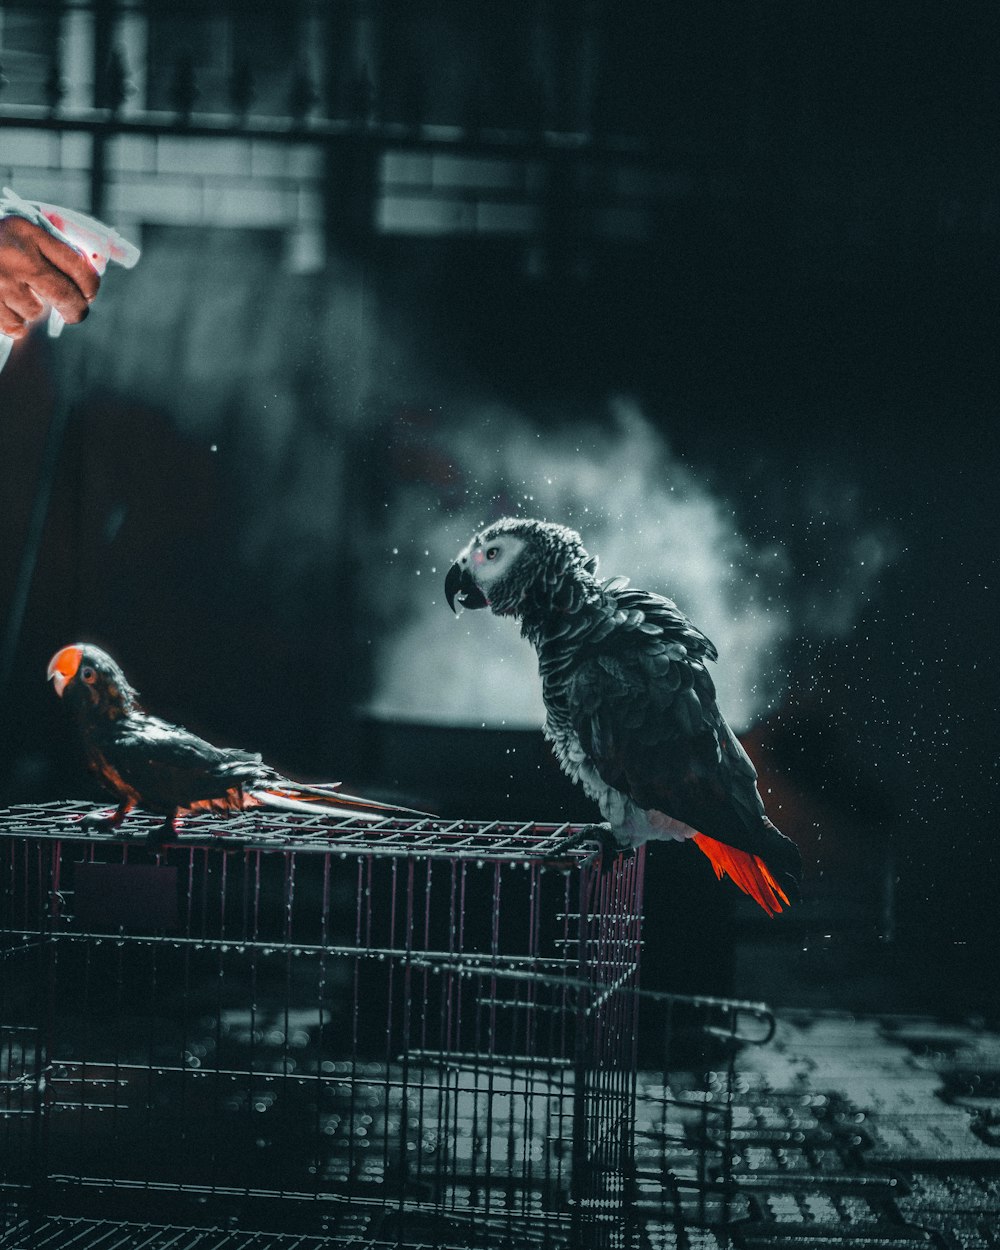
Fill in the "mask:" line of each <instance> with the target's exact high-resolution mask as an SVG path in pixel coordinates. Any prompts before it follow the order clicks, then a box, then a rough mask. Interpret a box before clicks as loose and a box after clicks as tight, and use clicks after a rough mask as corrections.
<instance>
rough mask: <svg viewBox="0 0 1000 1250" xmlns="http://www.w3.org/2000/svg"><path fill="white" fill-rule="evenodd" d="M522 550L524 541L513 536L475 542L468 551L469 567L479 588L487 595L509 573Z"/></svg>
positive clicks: (507, 535) (506, 535)
mask: <svg viewBox="0 0 1000 1250" xmlns="http://www.w3.org/2000/svg"><path fill="white" fill-rule="evenodd" d="M523 550H524V539H523V538H518V537H516V536H515V535H514V534H501V535H500V536H499V537H498V538H494V539H489V540H486V541H485V542H476V543H474V544H473V546H472V547H471V548H470V549H469V567H470V568H471V569H472V576H473V577H474V578H475V579H476V583H477V584H478V585H479V587H480V588H481V589H482V590H483V591H484V592H485V593H486V594H487V596H488V595H489V588H490V586H492V585H493V584H494V583H495V582H497V581H499V579H500V578H501V577H503V576H504V575H505V574H506V573H509V572H510V570H511V569H512V568H513V566H514V565H515V564H516V563H517V561H518V559H519V558H520V556H521V552H522V551H523Z"/></svg>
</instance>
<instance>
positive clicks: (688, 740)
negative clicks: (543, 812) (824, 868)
mask: <svg viewBox="0 0 1000 1250" xmlns="http://www.w3.org/2000/svg"><path fill="white" fill-rule="evenodd" d="M445 596H446V598H447V601H448V605H449V607H451V609H452V610H453V611H456V610H457V609H456V608H455V600H456V598H457V599H458V602H459V603H460V604H461V606H462V607H464V608H469V609H478V608H486V607H489V608H490V609H491V610H492V611H493V612H494V613H495V614H497V615H498V616H513V617H516V618H518V619H520V622H521V634H522V636H523V637H525V638H527V639H528V640H529V641H530V642H531V643H532V644H533V645H534V647H535V650H536V651H537V653H538V667H539V672H540V675H541V679H542V696H543V700H544V703H545V712H546V718H545V727H544V733H545V736H546V737H547V738H548V739H549V741H550V742H551V743H552V745H553V749H554V751H555V755H556V758H557V759H558V761H559V763H560V765H561V767H562V769H563V771H564V772H565V773H566V774H567V775H568V776H569V777H570V778H572V779H573V781H576V782H579V783H580V785H582V786H583V788H584V790H585V791H586V793H587V794H588V795H589V796H590V798H592V799H594V800H595V801H596V802H597V803H598V805H599V807H600V809H601V814H602V815H603V817H604V819H605V822H606V823H605V824H604V825H594V826H590V827H588V828H587V829H586V830H584V833H583V834H582V835H579V836H593V837H596V838H597V840H598V842H599V844H600V846H601V851H602V864H603V863H604V862H605V861H606V860H608V858H609V857H610V856H613V855H616V854H618V853H619V852H621V851H626V852H627V853H631V852H632V850H633V849H634V848H635V847H636V846H641V845H642V844H643V843H645V842H646V841H647V840H649V839H663V840H668V839H669V840H677V841H683V840H687V839H690V840H691V841H693V843H694V845H695V846H697V847H698V848H699V850H701V851H703V852H704V854H705V855H707V856H708V858H709V860H711V863H712V866H713V868H714V869H715V874H716V876H717V877H720V878H721V877H722V876H723V875H728V876H729V877H731V878H732V879H733V881H734V882H735V883H736V885H737V886H739V888H740V889H741V890H743V891H744V893H746V894H748V895H749V896H750V897H751V898H753V899H755V900H756V902H758V903H759V904H760V906H761V907H763V909H764V910H765V911H766V912H767V913H768V915H774V914H775V913H776V912H779V911H781V910H782V905H783V904H785V905H787V904H788V902H789V894H790V893H792V891H793V890H794V889H795V886H796V885H797V882H798V878H799V875H800V871H801V864H800V857H799V852H798V849H797V847H796V846H795V844H794V843H793V842H792V841H791V839H789V838H787V837H785V836H784V834H782V833H779V831H778V830H777V829H776V828H775V826H774V825H773V824H772V823H771V821H770V820H768V818H767V816H766V815H765V813H764V804H763V802H762V800H761V797H760V794H759V793H758V790H757V784H756V783H757V773H756V771H755V770H754V766H753V764H752V763H751V762H750V759H749V757H748V756H747V754H746V752H745V751H744V750H743V747H742V746H741V745H740V743H739V741H738V740H737V738H736V735H735V734H734V733H733V731H732V730H731V729H730V727H729V725H728V724H727V723H726V721H725V719H724V718H723V716H722V713H721V712H720V711H719V708H718V706H717V704H716V699H715V686H714V684H713V682H712V678H711V676H710V674H709V672H708V670H707V668H706V667H705V662H706V660H715V659H717V658H718V653H717V652H716V649H715V646H714V645H713V644H712V643H711V642H710V641H709V639H708V638H706V637H705V635H704V634H703V633H701V631H700V630H698V629H696V628H695V626H694V625H692V624H691V622H690V621H689V620H688V619H687V617H686V616H684V614H683V613H682V612H681V611H680V609H679V608H678V607H677V605H676V604H675V603H673V602H672V601H671V600H670V599H666V598H664V597H663V596H661V595H657V594H652V593H650V592H649V591H645V590H638V589H630V588H629V582H628V579H627V578H623V577H613V578H609V579H608V580H606V581H599V580H598V578H597V558H596V557H594V556H591V555H589V554H588V552H587V551H586V550H585V549H584V546H583V542H582V539H581V537H580V535H579V534H577V533H576V532H575V531H574V530H571V529H568V528H567V527H566V526H563V525H556V524H553V523H551V522H547V521H535V520H519V519H516V518H510V517H508V518H506V519H504V520H501V521H496V522H494V523H493V524H492V525H490V526H488V527H487V528H486V529H484V530H483V531H482V532H481V533H478V534H476V535H474V536H473V538H472V541H471V542H470V543H469V544H468V546H467V547H466V548H465V549H464V550H463V551H461V552H460V553H459V555H458V557H457V559H456V561H455V563H454V564H453V565H452V566H451V568H450V569H449V570H448V575H447V577H446V579H445Z"/></svg>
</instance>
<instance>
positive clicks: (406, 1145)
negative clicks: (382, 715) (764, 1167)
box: [0, 804, 771, 1250]
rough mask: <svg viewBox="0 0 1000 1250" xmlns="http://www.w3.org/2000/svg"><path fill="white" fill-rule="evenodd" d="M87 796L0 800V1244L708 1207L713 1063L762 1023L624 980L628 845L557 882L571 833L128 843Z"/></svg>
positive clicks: (214, 834) (544, 1233) (712, 1193)
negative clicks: (87, 807) (650, 1029)
mask: <svg viewBox="0 0 1000 1250" xmlns="http://www.w3.org/2000/svg"><path fill="white" fill-rule="evenodd" d="M82 810H83V809H82V808H80V807H78V806H76V805H71V804H52V805H47V806H43V807H38V808H19V809H12V810H10V811H8V812H5V813H0V847H2V861H0V874H2V876H0V881H2V892H3V898H4V919H3V927H2V931H0V941H2V947H0V952H2V961H0V966H2V972H3V980H2V996H0V1028H2V1032H0V1116H2V1121H0V1134H2V1141H0V1144H2V1147H3V1163H2V1165H0V1181H2V1185H3V1195H4V1198H5V1200H6V1204H7V1205H6V1214H5V1216H4V1221H5V1226H4V1232H3V1234H2V1235H0V1245H2V1246H3V1247H5V1248H6V1247H15V1246H16V1247H22V1246H23V1247H31V1248H32V1250H34V1247H46V1248H48V1250H56V1248H57V1247H61V1246H73V1247H76V1248H77V1250H82V1248H83V1247H86V1246H91V1245H93V1246H99V1247H116V1246H127V1245H128V1246H131V1245H135V1246H147V1247H150V1248H152V1247H159V1246H164V1247H166V1246H170V1247H175V1248H179V1247H190V1248H191V1250H195V1248H196V1247H198V1248H200V1247H206V1248H207V1247H213V1248H214V1250H223V1248H226V1250H229V1248H230V1247H232V1248H233V1250H235V1248H236V1247H242V1246H247V1247H249V1246H256V1247H264V1246H271V1245H273V1246H297V1247H303V1248H304V1247H307V1246H313V1245H316V1246H321V1245H329V1246H341V1245H343V1246H378V1245H393V1246H404V1245H405V1246H427V1247H431V1246H434V1247H456V1248H463V1247H478V1246H533V1245H537V1246H552V1247H557V1246H566V1247H608V1248H611V1247H617V1246H626V1245H633V1244H634V1245H636V1246H639V1245H650V1244H653V1243H651V1242H649V1240H648V1236H647V1235H648V1230H649V1228H650V1227H652V1224H653V1223H658V1224H659V1225H663V1222H664V1220H665V1219H667V1220H668V1221H671V1222H673V1224H675V1225H676V1224H677V1221H678V1220H681V1221H686V1223H687V1225H690V1226H692V1227H693V1226H694V1225H696V1224H701V1225H702V1226H705V1227H709V1226H716V1227H718V1228H720V1229H725V1228H726V1227H728V1225H729V1223H730V1220H731V1216H732V1213H733V1200H732V1193H731V1180H732V1176H731V1173H732V1167H731V1158H732V1152H731V1146H730V1140H731V1135H732V1111H731V1106H732V1098H731V1095H732V1084H733V1067H732V1063H733V1056H734V1055H735V1052H736V1049H737V1047H738V1045H739V1044H740V1043H741V1042H743V1041H747V1040H765V1038H766V1036H767V1033H768V1030H769V1028H770V1027H771V1024H770V1018H769V1017H768V1016H767V1013H766V1012H765V1011H764V1009H762V1008H758V1007H753V1006H750V1005H742V1004H737V1003H732V1002H728V1001H726V1000H715V999H682V998H677V997H674V996H671V995H658V994H646V995H644V994H642V993H641V992H640V991H639V988H638V972H639V952H640V944H641V943H640V916H641V907H642V875H643V872H642V870H643V857H642V854H641V853H640V854H639V855H637V856H635V857H634V858H632V859H629V860H625V859H619V860H617V861H616V862H615V864H614V865H613V866H612V867H611V869H610V871H608V872H605V873H603V874H602V873H601V872H600V871H599V870H598V869H597V868H596V867H594V866H593V865H591V864H589V863H587V861H586V856H585V855H584V853H583V852H575V851H574V852H570V853H569V863H570V867H569V870H568V871H557V870H553V869H552V868H549V867H546V866H544V865H543V863H542V857H544V856H545V855H546V854H548V853H551V851H552V850H553V849H554V848H555V847H557V846H558V844H559V843H560V842H561V841H562V840H563V839H565V837H566V835H567V833H569V832H571V830H569V829H567V827H565V826H562V827H556V826H538V825H510V824H492V825H485V824H479V825H475V824H469V823H442V822H436V821H400V820H395V821H385V822H383V823H382V824H381V825H379V826H378V827H376V828H375V829H371V828H370V827H358V826H355V825H352V824H351V823H350V822H347V821H345V822H339V823H335V824H332V825H331V824H330V823H329V822H326V823H324V822H322V820H319V819H317V818H315V817H306V818H303V817H300V816H294V817H292V816H289V817H285V816H281V817H278V818H275V817H274V816H273V815H271V814H268V815H267V816H266V817H261V816H258V815H256V814H254V815H252V816H240V817H236V818H228V819H225V820H221V819H219V818H218V817H199V818H197V819H192V820H190V821H189V822H187V823H186V825H185V832H184V833H183V835H182V836H181V837H179V838H178V840H177V842H176V843H174V844H171V845H170V846H169V847H166V848H160V849H157V850H152V849H149V848H147V847H146V846H145V844H144V843H142V842H141V841H136V840H133V839H125V840H123V839H121V838H120V837H118V836H113V837H111V836H101V835H96V836H95V835H88V836H84V835H83V834H82V833H80V832H79V831H78V830H77V827H76V823H75V820H76V818H77V817H78V816H79V814H80V812H81V811H82ZM142 821H143V818H142V817H139V818H138V820H137V824H138V826H139V831H140V832H142V830H143V825H142ZM149 823H150V824H151V825H152V824H153V823H154V822H153V821H152V819H151V820H150V822H149ZM640 1010H641V1011H643V1012H649V1011H653V1012H657V1013H660V1014H661V1015H662V1019H663V1025H662V1029H661V1033H662V1037H663V1041H664V1055H663V1070H662V1073H661V1074H659V1076H658V1077H650V1076H649V1074H644V1079H643V1081H642V1082H640V1081H639V1079H638V1074H637V1070H636V1051H635V1038H636V1024H637V1013H638V1012H639V1011H640ZM748 1022H749V1023H748ZM754 1034H756V1036H754ZM679 1063H680V1064H682V1065H684V1066H690V1067H691V1068H692V1071H693V1070H694V1069H697V1071H698V1072H699V1073H700V1074H701V1075H699V1076H697V1077H696V1076H694V1075H688V1074H687V1073H684V1074H683V1076H681V1077H680V1078H679V1079H678V1077H677V1076H676V1074H675V1069H676V1068H677V1067H678V1064H679ZM659 1244H666V1243H659Z"/></svg>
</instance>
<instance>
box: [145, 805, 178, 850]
mask: <svg viewBox="0 0 1000 1250" xmlns="http://www.w3.org/2000/svg"><path fill="white" fill-rule="evenodd" d="M176 837H177V813H176V812H171V813H170V815H169V816H168V817H167V818H166V820H165V821H164V822H163V824H162V825H157V826H156V827H155V828H154V829H150V831H149V833H147V834H146V845H147V846H148V847H150V848H151V849H152V850H159V848H160V847H161V846H163V844H164V843H165V842H172V841H173V840H174V838H176Z"/></svg>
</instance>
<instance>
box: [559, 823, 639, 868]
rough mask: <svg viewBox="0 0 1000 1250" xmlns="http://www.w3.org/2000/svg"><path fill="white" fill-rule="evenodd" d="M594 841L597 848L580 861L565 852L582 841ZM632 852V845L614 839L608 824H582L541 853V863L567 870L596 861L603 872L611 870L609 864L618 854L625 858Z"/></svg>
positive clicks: (632, 853) (587, 865)
mask: <svg viewBox="0 0 1000 1250" xmlns="http://www.w3.org/2000/svg"><path fill="white" fill-rule="evenodd" d="M595 841H596V843H597V849H596V850H595V851H594V852H593V854H591V855H590V856H589V857H588V858H587V859H585V860H583V862H582V863H581V861H580V860H579V859H576V858H570V857H568V856H567V854H566V852H567V851H571V850H573V849H574V847H577V846H580V845H581V844H582V843H584V842H595ZM634 854H635V848H634V847H632V846H621V845H620V844H619V843H618V842H617V841H616V840H615V835H614V834H613V833H612V832H611V826H610V825H609V824H601V825H584V826H583V828H582V829H578V830H577V831H576V833H573V834H571V835H570V836H569V837H568V838H564V839H563V840H562V842H560V843H558V844H557V845H556V846H555V847H554V848H553V850H551V851H549V852H547V853H546V854H545V855H543V856H542V863H543V864H544V866H545V867H546V868H562V869H564V870H568V869H570V868H581V867H584V868H589V867H591V866H592V865H593V864H594V863H595V862H597V863H599V864H600V871H601V873H602V874H603V873H606V872H610V871H611V865H612V864H613V863H614V862H615V860H616V859H617V858H618V856H619V855H624V857H625V858H626V859H630V858H631V857H632V856H633V855H634Z"/></svg>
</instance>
